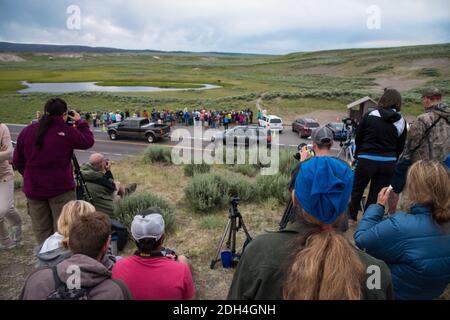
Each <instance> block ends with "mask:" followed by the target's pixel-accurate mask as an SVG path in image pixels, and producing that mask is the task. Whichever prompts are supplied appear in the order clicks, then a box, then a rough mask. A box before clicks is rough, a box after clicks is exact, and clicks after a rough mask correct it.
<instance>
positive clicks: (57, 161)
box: [13, 98, 94, 244]
mask: <svg viewBox="0 0 450 320" xmlns="http://www.w3.org/2000/svg"><path fill="white" fill-rule="evenodd" d="M68 119H70V120H72V121H73V122H74V124H73V125H67V120H68ZM93 145H94V135H93V133H92V131H91V130H90V129H89V125H88V123H87V122H86V121H84V120H81V117H80V114H79V113H77V112H76V111H73V110H72V111H69V110H68V108H67V104H66V102H65V101H64V100H62V99H60V98H53V99H50V100H48V101H47V103H46V104H45V109H44V115H43V116H42V117H41V118H40V119H39V122H38V123H35V124H31V125H28V126H27V127H26V128H24V129H23V130H22V131H21V132H20V134H19V137H18V139H17V145H16V148H15V150H14V157H13V166H14V168H15V169H17V170H18V171H19V172H20V174H21V175H22V176H23V192H24V193H25V195H26V197H27V208H28V214H29V215H30V217H31V224H32V227H33V231H34V234H35V237H36V240H37V243H38V244H42V243H43V242H44V241H45V239H47V238H48V237H50V236H51V235H52V234H53V233H54V232H55V231H57V221H58V217H59V215H60V213H61V209H62V207H63V206H64V205H65V204H66V203H67V202H69V201H70V200H75V199H76V193H75V179H74V176H73V168H72V156H73V152H74V150H75V149H82V150H86V149H89V148H91V147H92V146H93Z"/></svg>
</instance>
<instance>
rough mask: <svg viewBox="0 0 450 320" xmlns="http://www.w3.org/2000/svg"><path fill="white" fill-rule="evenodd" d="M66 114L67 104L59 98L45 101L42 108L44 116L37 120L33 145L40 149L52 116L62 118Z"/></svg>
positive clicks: (51, 121)
mask: <svg viewBox="0 0 450 320" xmlns="http://www.w3.org/2000/svg"><path fill="white" fill-rule="evenodd" d="M66 112H67V103H66V102H65V101H64V100H63V99H60V98H54V99H50V100H48V101H47V103H46V104H45V108H44V115H43V116H42V117H41V118H40V119H39V127H38V131H37V134H36V142H35V145H36V147H37V148H38V149H42V147H43V145H44V137H45V134H46V133H47V131H48V129H49V128H50V126H51V125H52V123H53V116H62V115H63V114H64V113H66Z"/></svg>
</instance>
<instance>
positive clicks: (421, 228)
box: [354, 160, 450, 300]
mask: <svg viewBox="0 0 450 320" xmlns="http://www.w3.org/2000/svg"><path fill="white" fill-rule="evenodd" d="M391 192H393V190H392V188H389V187H387V188H383V189H382V190H381V191H380V193H379V195H378V201H377V204H373V205H371V206H370V207H369V208H368V209H367V212H366V213H365V214H364V217H363V218H362V220H361V222H360V223H359V225H358V228H357V230H356V232H355V235H354V237H355V244H356V245H357V246H358V247H359V248H361V250H364V251H366V252H367V253H368V254H371V255H373V256H374V257H376V258H378V259H382V260H384V261H385V262H386V263H387V264H388V265H389V267H390V269H391V272H392V280H393V287H394V297H395V299H402V300H431V299H437V298H439V296H440V295H441V294H442V293H443V292H444V290H445V288H446V287H447V286H448V284H449V283H450V233H449V232H448V231H449V227H450V173H449V171H448V169H447V168H446V167H445V165H443V164H442V162H440V161H437V160H432V161H430V160H419V161H417V162H415V163H414V164H413V165H412V166H411V168H410V169H409V171H408V175H407V179H406V185H405V193H406V198H407V199H408V201H407V204H408V205H407V208H406V209H407V210H405V212H396V213H395V214H394V215H391V216H389V217H387V218H385V210H386V207H387V204H388V199H389V196H390V193H391Z"/></svg>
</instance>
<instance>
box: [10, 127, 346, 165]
mask: <svg viewBox="0 0 450 320" xmlns="http://www.w3.org/2000/svg"><path fill="white" fill-rule="evenodd" d="M24 127H25V125H16V124H8V128H9V130H10V132H11V138H12V139H13V140H16V139H17V136H18V135H19V133H20V131H21V130H22V129H23V128H24ZM177 128H182V129H187V130H188V131H189V132H190V133H191V136H193V135H194V134H193V132H194V128H193V127H174V128H173V130H175V129H177ZM173 130H172V132H173ZM94 137H95V144H94V146H93V147H92V148H91V149H89V150H77V151H76V154H77V157H78V160H79V162H80V163H83V162H86V161H87V159H88V158H89V155H90V154H92V153H94V152H100V153H103V154H104V155H105V156H106V157H107V158H109V159H110V160H120V159H125V158H127V157H128V156H132V155H138V154H141V153H142V152H143V151H144V150H145V149H146V148H147V147H148V146H151V145H150V144H148V143H147V142H146V141H139V140H125V139H122V140H118V141H111V140H109V137H108V135H107V134H106V132H102V131H101V130H99V129H94ZM196 139H197V140H202V142H201V143H198V141H197V144H198V145H201V149H204V148H205V147H207V146H208V145H209V144H210V143H211V142H210V140H209V139H202V138H201V137H199V138H196ZM193 140H194V138H191V141H192V143H191V149H192V150H198V149H199V148H198V146H197V144H196V146H194V143H193V142H194V141H193ZM301 142H305V143H311V140H310V139H300V138H299V136H298V134H296V133H294V132H292V131H290V127H286V130H285V131H284V132H283V134H281V135H279V145H280V147H282V148H283V147H290V148H295V147H297V145H298V144H299V143H301ZM177 144H178V142H174V141H171V140H170V139H164V140H162V141H159V142H158V143H155V144H152V145H160V146H165V147H168V148H173V147H174V146H176V145H177ZM333 148H334V149H336V150H338V149H339V143H338V142H335V143H334V146H333Z"/></svg>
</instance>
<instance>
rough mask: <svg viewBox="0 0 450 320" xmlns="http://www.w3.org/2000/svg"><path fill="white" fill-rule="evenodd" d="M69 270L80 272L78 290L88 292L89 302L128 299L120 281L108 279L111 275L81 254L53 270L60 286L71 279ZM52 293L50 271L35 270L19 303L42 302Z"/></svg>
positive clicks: (53, 286)
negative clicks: (27, 301)
mask: <svg viewBox="0 0 450 320" xmlns="http://www.w3.org/2000/svg"><path fill="white" fill-rule="evenodd" d="M73 266H75V267H78V268H79V270H80V284H81V287H82V288H87V289H89V293H88V298H89V300H131V299H132V296H131V293H130V291H129V290H128V288H127V286H126V285H125V284H124V283H123V282H121V281H120V280H115V279H111V272H110V271H109V270H108V269H107V268H106V267H105V266H104V265H103V264H102V263H101V262H99V261H97V260H95V259H92V258H90V257H88V256H85V255H82V254H75V255H73V256H71V257H70V258H68V259H66V260H64V261H62V262H60V263H59V264H58V265H57V266H56V269H57V273H58V276H59V278H60V279H61V281H62V282H66V281H67V280H68V278H69V277H70V276H72V277H73V273H68V271H69V272H70V270H71V269H72V268H73ZM70 267H72V268H70ZM55 290H56V284H55V281H54V278H53V273H52V269H51V268H45V269H38V270H36V271H35V272H33V273H32V274H31V275H30V276H29V277H28V279H27V280H26V282H25V286H24V288H23V290H22V294H21V296H20V299H22V300H45V299H47V297H48V296H49V295H50V294H51V293H53V292H54V291H55Z"/></svg>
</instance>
